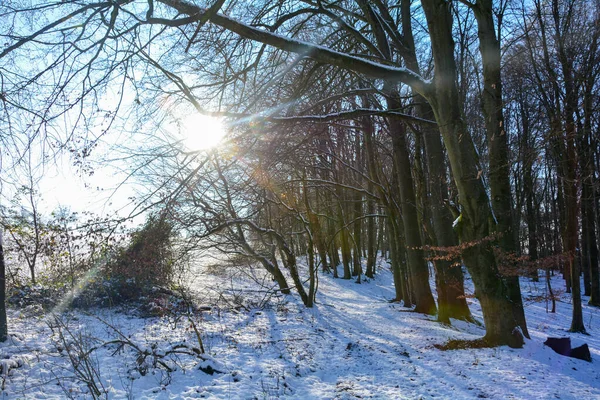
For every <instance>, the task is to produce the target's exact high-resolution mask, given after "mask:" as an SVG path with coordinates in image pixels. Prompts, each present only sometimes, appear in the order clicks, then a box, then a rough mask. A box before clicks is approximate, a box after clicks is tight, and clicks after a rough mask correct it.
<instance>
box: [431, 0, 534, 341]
mask: <svg viewBox="0 0 600 400" xmlns="http://www.w3.org/2000/svg"><path fill="white" fill-rule="evenodd" d="M421 4H422V6H423V10H424V11H425V15H426V18H427V25H428V27H429V32H430V37H431V45H432V50H433V57H434V62H435V78H434V87H435V91H434V93H431V94H429V95H428V97H429V101H430V104H431V106H432V109H433V111H434V113H435V116H436V121H437V123H438V125H439V127H440V131H441V133H442V136H443V137H444V143H445V145H446V149H447V151H448V157H449V159H450V166H451V168H452V173H453V176H454V180H455V182H456V187H457V189H458V193H459V197H460V205H461V217H460V222H459V225H460V226H459V227H458V228H459V238H460V240H461V242H462V243H463V244H465V245H468V246H469V247H468V249H466V250H465V251H464V254H463V259H464V261H465V264H466V266H467V268H468V269H469V272H470V273H471V277H472V278H473V282H474V284H475V290H476V293H475V294H476V296H477V298H478V299H479V301H480V302H481V308H482V312H483V318H484V322H485V326H486V335H485V337H484V340H485V341H486V342H487V343H489V344H490V345H501V344H508V345H510V346H513V347H520V346H522V345H523V338H522V336H521V335H520V334H518V333H516V332H515V328H517V327H518V326H519V323H518V321H517V320H516V319H515V314H514V312H513V301H512V300H511V293H510V291H509V288H508V287H507V286H506V283H505V282H504V280H503V279H501V278H500V273H499V271H498V267H497V264H496V258H495V255H494V253H493V251H492V248H491V245H490V243H489V241H488V237H489V235H490V234H491V231H492V230H491V227H490V225H489V224H490V219H491V217H492V212H491V209H490V205H489V198H488V196H487V193H486V190H485V187H484V185H483V181H482V179H481V174H482V171H480V169H479V168H478V160H477V156H476V152H475V148H474V145H473V141H472V138H471V136H470V135H469V132H468V130H467V127H466V124H465V122H464V121H463V119H462V115H461V107H460V99H459V96H458V88H457V85H456V65H455V62H454V40H453V39H452V14H451V10H450V7H451V6H452V5H451V3H448V2H446V1H445V0H423V1H422V2H421Z"/></svg>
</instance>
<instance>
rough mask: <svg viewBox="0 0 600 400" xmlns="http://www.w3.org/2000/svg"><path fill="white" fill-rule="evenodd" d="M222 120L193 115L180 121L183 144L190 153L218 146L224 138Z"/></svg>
mask: <svg viewBox="0 0 600 400" xmlns="http://www.w3.org/2000/svg"><path fill="white" fill-rule="evenodd" d="M225 133H226V130H225V125H224V124H223V120H222V119H221V118H218V117H211V116H208V115H202V114H197V113H194V114H193V115H190V116H188V117H185V118H183V119H182V121H181V134H182V135H183V143H184V144H185V146H186V147H187V148H188V150H191V151H197V150H208V149H212V148H214V147H216V146H218V145H219V144H220V143H221V140H222V139H223V137H224V136H225Z"/></svg>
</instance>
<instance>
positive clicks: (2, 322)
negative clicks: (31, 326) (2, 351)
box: [0, 232, 8, 342]
mask: <svg viewBox="0 0 600 400" xmlns="http://www.w3.org/2000/svg"><path fill="white" fill-rule="evenodd" d="M6 339H8V320H7V319H6V264H5V262H4V243H3V242H2V232H0V342H5V341H6Z"/></svg>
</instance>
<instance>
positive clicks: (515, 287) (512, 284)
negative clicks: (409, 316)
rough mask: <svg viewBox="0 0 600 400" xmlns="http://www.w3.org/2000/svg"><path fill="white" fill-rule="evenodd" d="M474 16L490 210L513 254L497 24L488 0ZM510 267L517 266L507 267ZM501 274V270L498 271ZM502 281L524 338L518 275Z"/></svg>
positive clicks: (503, 246) (476, 7) (508, 273)
mask: <svg viewBox="0 0 600 400" xmlns="http://www.w3.org/2000/svg"><path fill="white" fill-rule="evenodd" d="M472 8H473V11H474V13H475V18H476V19H477V26H478V37H479V50H480V54H481V59H482V62H483V94H482V97H483V99H482V100H483V112H484V115H485V127H486V132H487V138H488V155H489V182H490V192H491V197H492V199H491V200H492V209H493V213H494V215H495V217H496V221H495V222H496V226H495V230H496V232H499V233H500V238H499V243H500V247H501V250H502V251H503V252H505V253H507V254H515V253H516V251H517V248H518V246H517V241H516V236H515V232H514V229H513V207H512V192H511V187H510V160H509V157H508V139H507V138H508V135H506V132H505V131H504V116H503V114H502V107H503V104H502V80H501V77H500V42H499V41H498V39H497V38H496V27H495V24H494V15H493V9H492V1H491V0H477V2H476V3H475V5H474V6H473V7H472ZM509 268H510V269H516V268H514V266H509ZM500 272H501V273H502V272H503V271H500ZM504 272H506V273H505V274H504V280H505V282H506V286H507V288H508V291H509V297H510V299H511V301H512V309H513V314H514V317H515V320H516V321H517V324H518V325H519V326H520V327H521V329H522V331H523V334H524V335H525V337H527V338H529V333H528V331H527V324H526V321H525V311H524V309H523V299H522V296H521V288H520V285H519V277H518V275H516V272H515V271H504Z"/></svg>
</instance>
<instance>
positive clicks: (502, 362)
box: [0, 266, 600, 400]
mask: <svg viewBox="0 0 600 400" xmlns="http://www.w3.org/2000/svg"><path fill="white" fill-rule="evenodd" d="M208 270H210V271H212V272H213V273H207V271H208ZM215 270H216V269H215V268H214V266H213V267H210V268H208V267H207V268H203V267H198V271H199V272H198V273H196V274H194V276H195V278H194V279H190V280H189V283H190V284H191V285H192V286H193V287H194V288H195V291H196V292H197V293H198V296H199V298H200V301H201V303H202V304H204V305H206V307H205V309H206V310H207V311H203V312H201V313H200V314H198V315H195V316H193V318H194V321H195V322H196V323H197V326H198V328H199V329H200V331H201V334H202V337H203V342H204V347H205V349H206V352H207V354H208V355H209V356H207V357H204V358H202V359H200V358H198V357H196V356H194V355H186V354H179V355H177V354H171V355H165V354H164V353H165V352H167V350H169V349H171V350H173V349H176V346H177V345H185V346H188V347H192V346H197V339H196V338H195V333H194V330H193V329H191V324H190V322H189V320H188V319H187V318H184V317H182V316H179V317H177V316H175V315H170V316H163V317H154V318H142V317H139V316H136V313H135V312H125V311H124V310H123V309H113V310H110V309H98V310H92V311H91V312H90V311H88V312H87V313H84V312H81V311H72V310H70V311H63V312H60V313H58V314H56V313H55V314H52V313H50V312H41V311H40V310H39V308H35V307H29V308H25V309H23V308H20V309H16V308H10V309H9V324H10V326H9V334H10V338H9V340H8V341H7V342H6V343H4V344H0V368H1V369H2V374H1V378H0V379H1V380H2V382H1V383H2V386H1V390H2V392H1V393H2V398H10V399H20V398H27V399H58V398H76V399H79V398H91V397H92V396H91V394H90V389H89V385H88V384H86V383H85V382H84V381H85V380H86V377H87V378H88V379H87V380H88V383H89V382H90V381H93V382H95V384H96V386H97V387H98V388H99V389H100V392H101V393H102V395H101V398H104V397H108V398H114V399H121V398H132V399H195V398H218V399H273V398H296V399H358V398H360V399H446V398H452V399H476V398H488V399H579V400H583V399H592V398H600V368H598V363H600V339H599V336H600V310H599V309H597V308H593V307H588V306H587V300H588V299H587V298H584V304H586V305H585V306H584V319H585V324H586V328H587V329H588V332H589V333H590V336H586V335H581V334H570V333H568V332H567V329H568V328H569V324H570V319H571V307H570V303H569V302H570V300H569V295H567V294H562V295H561V301H559V302H558V303H557V312H556V313H555V314H551V313H547V312H546V302H545V300H543V299H542V297H543V296H544V295H545V285H544V283H543V282H538V283H534V282H531V281H530V280H529V279H523V280H522V291H523V295H524V297H525V304H526V314H527V320H528V324H529V330H530V333H531V336H532V338H531V340H528V341H527V342H526V345H525V347H524V348H523V349H518V350H515V349H510V348H508V347H500V348H494V349H470V350H457V351H440V350H438V349H436V348H435V347H434V344H441V343H444V342H445V341H447V340H448V339H470V338H472V339H475V338H478V337H480V336H482V335H483V330H482V328H481V327H479V326H477V325H475V324H468V323H464V322H460V321H453V323H452V326H445V325H441V324H439V323H437V322H435V321H434V319H433V318H430V317H427V316H423V315H418V314H414V313H410V312H407V310H406V309H404V308H402V307H400V306H398V305H397V304H391V303H388V299H390V298H391V297H392V296H393V287H392V277H391V274H390V272H389V270H388V269H387V268H386V267H385V268H383V267H382V268H381V269H380V271H379V274H378V275H377V277H376V278H375V279H373V280H370V281H368V282H363V283H362V284H356V283H354V281H345V280H341V279H332V278H331V277H330V276H325V275H319V293H318V297H317V299H318V304H317V306H316V307H315V308H314V309H310V310H309V309H305V308H304V307H302V306H301V304H300V302H299V301H298V299H297V296H287V297H272V298H270V299H269V301H266V300H267V298H266V297H268V296H267V293H266V292H265V288H264V287H262V285H261V284H260V283H261V282H266V283H268V284H271V282H269V281H267V280H263V279H262V276H261V273H260V271H254V272H253V273H252V274H250V275H251V276H253V277H254V278H256V279H255V281H254V282H253V281H252V279H248V276H249V272H250V271H248V270H247V269H246V270H241V269H236V268H228V269H226V270H220V271H219V273H218V274H214V271H215ZM217 270H218V269H217ZM200 272H201V273H200ZM553 284H554V288H555V289H558V290H561V289H562V290H564V284H563V283H562V279H560V277H559V276H556V277H554V278H553ZM467 286H468V287H471V285H470V282H467ZM469 302H470V307H471V310H472V311H473V313H474V315H475V316H476V317H477V318H478V319H479V320H481V311H480V308H479V304H478V302H477V301H476V300H475V299H469ZM208 308H210V310H208ZM53 315H58V316H59V318H60V321H61V324H65V325H64V326H63V327H62V329H59V326H58V324H57V322H56V320H55V319H54V316H53ZM67 328H68V331H67ZM59 331H62V332H63V337H65V341H64V342H63V343H61V341H60V340H59V337H60V335H59ZM121 335H123V336H121ZM548 336H570V337H571V340H572V342H573V346H574V347H575V346H579V345H580V344H583V343H588V345H589V346H590V350H591V353H592V359H593V362H592V363H588V362H585V361H580V360H577V359H572V358H567V357H564V356H560V355H558V354H556V353H554V352H553V351H552V350H551V349H549V348H547V347H545V346H543V342H544V340H545V339H546V338H547V337H548ZM123 338H126V339H127V340H126V341H128V342H129V343H131V344H134V345H135V346H137V350H136V349H134V348H133V347H132V346H131V345H125V346H120V345H119V344H118V343H113V344H107V345H103V343H105V342H108V341H111V340H115V339H119V340H121V339H123ZM121 342H123V340H121ZM67 349H70V351H67ZM144 352H146V356H145V357H142V358H143V360H142V359H141V358H140V354H144ZM69 354H71V355H74V356H75V360H76V361H75V362H74V363H73V362H70V361H69ZM82 355H83V356H82ZM86 356H87V357H86ZM82 357H83V358H85V359H86V360H87V361H88V364H87V365H88V366H90V367H91V368H88V369H87V370H86V369H85V368H83V367H85V366H86V364H85V363H81V362H80V361H78V360H81V359H82ZM160 362H163V364H164V365H163V364H161V363H160ZM78 363H79V364H78ZM74 365H75V366H78V367H79V370H80V371H83V372H80V373H79V374H77V373H75V372H74V371H75V369H74ZM208 366H210V367H211V368H213V369H216V370H218V371H220V372H221V373H215V374H213V375H209V374H207V373H205V372H203V371H202V370H201V368H203V369H204V370H207V367H208ZM169 369H171V370H172V371H169ZM208 370H209V371H210V369H208ZM5 371H9V372H8V373H5ZM85 371H91V372H87V373H86V372H85ZM94 371H95V372H94Z"/></svg>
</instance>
